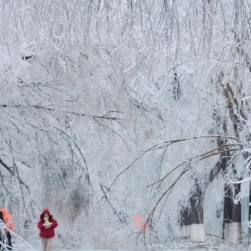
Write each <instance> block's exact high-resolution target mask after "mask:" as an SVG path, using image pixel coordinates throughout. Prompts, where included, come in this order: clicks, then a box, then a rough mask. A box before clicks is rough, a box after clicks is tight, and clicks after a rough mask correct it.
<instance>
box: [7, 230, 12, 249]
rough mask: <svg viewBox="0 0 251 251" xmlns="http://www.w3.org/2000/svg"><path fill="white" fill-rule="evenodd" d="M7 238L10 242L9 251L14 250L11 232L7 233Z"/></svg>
mask: <svg viewBox="0 0 251 251" xmlns="http://www.w3.org/2000/svg"><path fill="white" fill-rule="evenodd" d="M6 237H7V240H8V249H9V250H12V243H11V234H10V233H9V232H8V233H6Z"/></svg>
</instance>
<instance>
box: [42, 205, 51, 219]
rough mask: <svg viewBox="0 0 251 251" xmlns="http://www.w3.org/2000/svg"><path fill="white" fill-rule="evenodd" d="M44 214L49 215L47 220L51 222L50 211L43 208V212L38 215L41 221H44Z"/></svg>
mask: <svg viewBox="0 0 251 251" xmlns="http://www.w3.org/2000/svg"><path fill="white" fill-rule="evenodd" d="M45 214H49V220H51V219H52V218H53V217H52V215H51V213H50V210H49V209H47V208H45V209H44V210H43V212H42V214H41V215H40V219H41V220H42V221H43V220H44V215H45Z"/></svg>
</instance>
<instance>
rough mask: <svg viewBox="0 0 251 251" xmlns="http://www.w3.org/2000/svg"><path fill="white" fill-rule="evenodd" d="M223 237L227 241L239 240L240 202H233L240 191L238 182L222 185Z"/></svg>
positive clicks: (234, 241)
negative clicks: (223, 192)
mask: <svg viewBox="0 0 251 251" xmlns="http://www.w3.org/2000/svg"><path fill="white" fill-rule="evenodd" d="M224 191H225V197H224V214H223V239H224V240H226V241H229V242H233V243H236V242H239V241H240V240H241V204H240V203H238V204H235V203H234V198H235V196H236V195H237V194H238V193H239V192H240V184H233V185H232V186H231V187H230V186H228V185H225V187H224Z"/></svg>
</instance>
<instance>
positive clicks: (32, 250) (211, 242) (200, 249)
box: [13, 239, 248, 251]
mask: <svg viewBox="0 0 251 251" xmlns="http://www.w3.org/2000/svg"><path fill="white" fill-rule="evenodd" d="M13 247H14V248H15V250H17V251H41V245H40V241H39V240H36V241H35V242H34V244H33V245H32V247H31V246H30V247H29V246H28V244H25V243H23V242H21V241H15V240H14V243H13ZM118 250H121V251H141V250H142V251H143V250H149V251H184V250H188V251H192V250H194V251H248V247H247V246H244V245H242V244H235V245H233V244H225V243H223V242H222V241H221V240H215V239H208V241H207V242H206V243H192V242H189V241H188V240H181V241H179V242H171V243H169V244H166V245H163V244H161V245H157V244H156V245H152V246H148V247H145V248H140V249H135V250H122V249H117V251H118ZM53 251H111V250H105V249H103V250H97V249H96V250H93V249H84V248H83V249H81V250H80V249H65V248H62V247H59V246H54V248H53Z"/></svg>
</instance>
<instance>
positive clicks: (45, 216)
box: [37, 209, 58, 251]
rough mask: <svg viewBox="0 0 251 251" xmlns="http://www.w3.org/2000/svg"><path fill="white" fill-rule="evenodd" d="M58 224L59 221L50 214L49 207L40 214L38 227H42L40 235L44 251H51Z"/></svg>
mask: <svg viewBox="0 0 251 251" xmlns="http://www.w3.org/2000/svg"><path fill="white" fill-rule="evenodd" d="M57 226H58V223H57V221H56V220H55V219H53V216H52V215H51V214H50V211H49V210H48V209H44V210H43V212H42V214H41V215H40V221H39V222H38V224H37V227H38V228H39V229H40V234H39V236H40V237H41V240H42V246H43V251H51V246H52V239H53V237H54V236H55V231H54V229H55V228H56V227H57Z"/></svg>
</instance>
